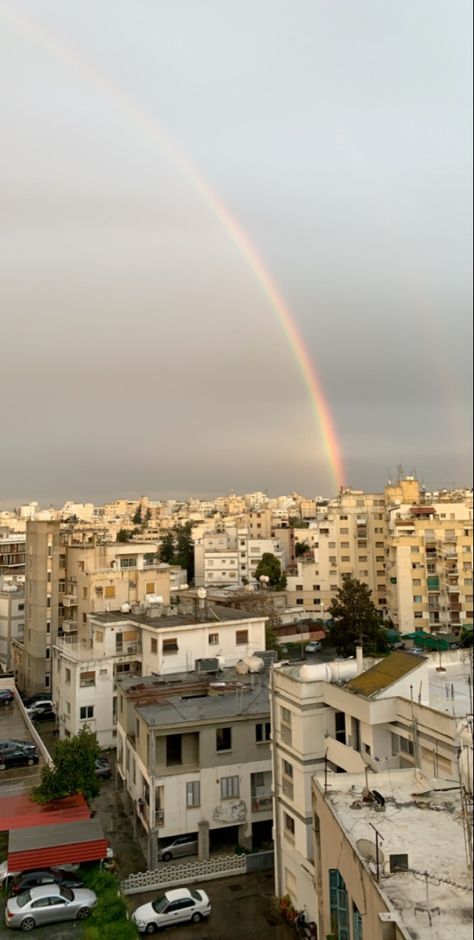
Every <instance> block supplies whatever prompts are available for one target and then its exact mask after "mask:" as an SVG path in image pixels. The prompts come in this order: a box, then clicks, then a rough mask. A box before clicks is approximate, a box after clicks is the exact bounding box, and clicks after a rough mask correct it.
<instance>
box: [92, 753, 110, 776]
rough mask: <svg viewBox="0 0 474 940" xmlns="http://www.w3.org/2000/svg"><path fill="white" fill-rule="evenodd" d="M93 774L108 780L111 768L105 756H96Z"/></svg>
mask: <svg viewBox="0 0 474 940" xmlns="http://www.w3.org/2000/svg"><path fill="white" fill-rule="evenodd" d="M95 775H96V777H100V779H101V780H110V778H111V776H112V768H111V766H110V764H109V762H108V760H107V758H104V757H98V758H97V760H96V762H95Z"/></svg>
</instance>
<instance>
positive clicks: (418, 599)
mask: <svg viewBox="0 0 474 940" xmlns="http://www.w3.org/2000/svg"><path fill="white" fill-rule="evenodd" d="M422 600H423V597H422V595H421V594H414V595H413V603H414V604H421V602H422Z"/></svg>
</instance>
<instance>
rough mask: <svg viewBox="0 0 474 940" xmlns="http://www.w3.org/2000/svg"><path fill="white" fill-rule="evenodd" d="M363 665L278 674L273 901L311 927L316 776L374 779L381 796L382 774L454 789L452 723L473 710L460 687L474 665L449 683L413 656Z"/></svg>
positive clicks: (279, 669) (450, 673)
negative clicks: (413, 771) (411, 772)
mask: <svg viewBox="0 0 474 940" xmlns="http://www.w3.org/2000/svg"><path fill="white" fill-rule="evenodd" d="M454 655H455V654H454ZM364 665H367V663H365V664H363V663H362V661H361V658H360V657H358V660H357V661H350V662H349V661H346V662H334V663H330V664H319V665H308V664H305V665H303V666H296V665H295V666H275V667H274V668H273V670H272V687H271V722H272V728H273V734H272V758H273V782H274V841H275V881H276V894H277V895H278V896H282V895H285V894H289V895H290V897H291V898H292V901H293V904H294V906H295V907H296V908H297V909H298V910H300V909H301V908H306V910H307V912H308V914H309V916H310V919H311V920H314V921H317V920H318V896H317V892H316V893H315V890H314V883H315V877H316V870H315V859H314V845H313V813H312V778H313V776H314V775H315V774H318V775H320V774H321V773H325V774H326V775H327V779H328V780H329V781H332V780H334V777H335V775H336V774H340V773H341V771H342V772H345V773H364V774H365V773H367V774H369V773H370V778H371V780H372V781H373V786H374V787H375V788H377V789H379V786H378V783H377V777H378V774H379V773H380V772H382V771H384V770H392V769H396V768H403V767H411V768H413V767H419V768H420V769H421V770H422V772H424V773H426V774H427V775H428V776H430V777H433V776H435V777H437V778H441V779H444V780H445V781H446V780H448V781H450V782H451V783H452V782H455V781H456V780H457V756H458V748H457V729H456V718H455V717H454V715H455V713H456V712H457V714H462V710H463V709H464V710H465V709H466V707H467V690H466V689H463V688H462V685H464V686H466V687H467V674H468V671H469V664H468V663H467V662H466V663H463V662H461V661H460V662H458V663H457V664H454V665H453V666H448V667H447V671H446V672H445V673H444V677H445V678H444V679H440V674H439V673H438V672H437V671H436V665H437V663H436V662H431V660H430V659H429V657H423V658H420V657H417V656H416V655H414V654H410V653H404V652H397V653H393V654H391V655H390V656H389V657H387V658H386V659H384V660H381V661H380V662H379V663H375V664H373V665H372V666H370V667H369V668H368V669H365V671H363V670H364ZM440 684H441V685H440ZM444 685H446V687H447V688H448V689H449V687H451V688H452V689H455V691H456V693H457V695H458V699H459V700H456V699H455V698H453V700H451V699H450V701H449V709H448V711H445V710H444V703H443V702H442V694H441V696H440V692H441V693H443V692H444ZM441 686H443V687H442V688H441ZM453 694H454V693H453ZM440 701H441V705H440ZM464 713H465V711H464ZM336 779H338V777H337V778H336ZM331 785H332V784H331Z"/></svg>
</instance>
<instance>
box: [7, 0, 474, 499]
mask: <svg viewBox="0 0 474 940" xmlns="http://www.w3.org/2000/svg"><path fill="white" fill-rule="evenodd" d="M0 19H1V21H2V24H3V27H4V28H3V29H2V36H3V39H2V40H0V42H2V46H3V55H2V66H1V68H2V78H3V80H4V87H7V88H8V89H9V95H8V96H4V100H3V102H2V105H1V108H2V119H3V121H2V125H3V127H4V129H5V130H6V134H5V146H4V148H3V153H2V158H1V159H2V164H3V172H2V178H3V182H2V193H1V197H2V205H3V209H4V211H3V223H2V233H3V235H4V241H5V250H4V252H3V257H2V295H3V308H4V310H5V311H6V325H7V329H6V331H5V334H4V336H5V339H6V342H5V346H4V355H3V357H2V381H3V387H4V391H5V393H6V394H5V395H4V409H3V413H2V435H3V441H4V447H3V450H4V454H3V466H2V492H1V493H0V505H3V506H13V505H15V504H18V503H20V502H29V501H30V500H33V499H37V500H38V502H40V504H41V505H45V503H50V502H53V503H56V502H57V501H60V500H64V499H66V498H69V499H74V500H77V501H85V500H87V501H88V500H91V501H93V502H100V501H105V500H106V499H113V498H115V497H119V496H123V497H130V498H133V497H135V498H138V497H139V495H140V494H141V493H147V494H148V495H150V496H152V497H153V496H156V497H157V498H160V494H162V495H161V498H171V497H172V496H173V495H176V496H177V497H178V498H183V496H184V494H188V495H189V494H191V493H193V494H196V495H197V496H199V495H202V496H210V495H212V494H218V493H224V492H226V491H228V490H229V489H231V488H232V489H235V490H236V491H238V492H245V491H246V492H249V491H252V490H268V491H269V492H271V493H284V492H290V491H292V490H296V491H299V492H302V493H305V494H307V495H311V496H313V495H318V494H319V495H322V496H328V497H330V496H333V495H335V493H336V492H337V483H338V480H337V479H336V476H337V474H336V471H335V466H336V460H335V456H334V455H335V450H336V448H337V447H338V448H339V450H340V452H341V455H342V462H343V464H344V472H345V483H346V484H347V485H348V486H353V487H356V488H361V489H365V490H367V491H370V490H372V491H379V490H381V489H382V488H383V485H384V484H385V482H386V481H387V478H388V476H389V475H392V476H395V475H396V467H397V465H399V464H403V465H404V466H405V468H406V469H407V470H408V471H409V472H410V471H411V470H412V468H416V471H417V473H418V475H419V476H420V478H422V479H424V481H425V483H426V485H427V487H428V489H435V488H442V487H444V486H445V487H450V486H452V484H453V483H456V485H459V486H467V485H469V484H470V481H471V436H470V422H469V415H470V407H471V404H470V399H471V395H470V391H471V382H470V377H471V359H470V351H469V350H470V348H471V344H470V341H469V340H470V309H471V296H470V273H471V261H470V259H471V216H470V210H469V208H468V206H469V203H470V200H469V196H470V185H471V184H470V154H471V149H470V146H471V145H470V117H469V112H470V82H469V72H470V63H471V46H470V39H469V36H470V30H469V22H470V19H471V11H470V10H469V9H468V8H467V6H466V5H461V4H460V3H458V4H454V5H453V6H451V7H450V8H449V9H448V8H446V6H445V5H444V4H442V3H436V2H435V3H429V4H428V3H427V2H421V0H420V2H418V3H415V4H413V5H411V7H410V10H409V11H408V10H404V11H402V12H401V11H400V8H399V7H398V6H397V5H396V4H392V3H387V4H384V6H383V8H380V5H378V4H375V3H373V2H361V3H360V4H358V5H357V10H355V9H354V7H353V6H352V5H351V4H348V3H346V4H341V5H340V6H338V7H337V8H336V7H331V8H329V7H327V6H326V5H323V4H322V3H316V4H313V3H306V2H300V3H299V4H297V5H296V7H292V8H291V10H290V8H288V7H286V5H284V4H275V3H271V4H270V3H268V2H266V0H265V2H262V3H261V4H259V5H258V9H255V5H254V4H251V3H250V2H243V3H240V4H238V5H237V4H233V3H230V4H228V5H226V7H225V9H224V8H223V7H222V6H221V5H220V4H218V3H216V2H213V0H206V2H204V3H203V4H201V5H200V7H199V11H197V8H196V7H194V5H192V4H188V3H185V2H178V3H175V4H172V5H169V4H164V3H163V4H157V5H153V6H150V5H148V4H146V3H139V4H133V5H131V4H130V3H129V2H126V0H123V2H121V3H119V4H114V5H113V7H112V5H111V4H109V3H107V2H104V3H103V4H102V5H101V8H100V10H98V9H97V8H96V6H95V5H94V4H91V3H88V2H85V3H84V4H81V6H80V8H70V7H69V8H65V7H64V4H61V3H58V2H55V0H51V2H45V0H40V2H35V3H32V2H28V0H26V2H24V3H6V4H4V5H2V7H1V8H0ZM168 142H171V144H170V145H168ZM193 174H194V175H193ZM199 180H202V181H204V185H205V186H207V187H209V190H210V192H211V193H212V194H215V198H216V200H217V207H216V205H214V206H213V205H212V204H210V203H209V200H206V197H205V194H204V197H203V193H202V191H200V190H199ZM211 203H212V200H211ZM219 206H221V207H223V209H222V212H221V216H219V212H218V211H217V209H218V208H219ZM232 225H234V228H232ZM236 231H237V232H238V231H241V232H243V234H244V236H245V237H246V238H248V240H249V244H250V246H251V250H250V251H249V252H248V253H247V254H245V251H244V252H242V244H240V245H239V240H238V237H236ZM252 251H253V252H254V255H252ZM252 259H254V263H253V267H252V263H251V262H252ZM255 259H257V260H255ZM258 264H260V265H261V266H262V268H263V270H265V271H266V272H268V275H269V277H270V278H271V280H272V283H274V285H275V288H276V290H277V292H278V294H279V295H280V296H281V298H282V301H283V303H284V304H285V305H286V307H285V309H287V310H288V312H289V314H288V320H287V321H285V320H284V318H282V315H281V311H280V314H279V313H278V309H277V307H278V305H277V304H276V303H275V300H274V299H273V300H272V297H271V296H269V290H268V284H267V287H265V278H264V277H263V276H259V271H258ZM292 330H294V336H298V337H299V342H300V346H298V345H297V344H296V345H295V342H293V345H292V339H291V331H292ZM298 350H299V352H298ZM304 356H306V358H307V362H308V367H307V369H306V372H305V366H304V364H303V358H304ZM310 373H311V374H314V376H315V377H316V380H317V381H318V382H319V384H320V388H321V399H320V400H319V402H318V401H317V400H316V398H315V393H314V388H312V387H311V382H310V380H309V376H310ZM324 403H326V404H327V412H328V420H330V421H332V423H333V425H334V429H335V443H334V445H333V447H332V448H331V446H328V444H327V437H328V435H327V434H326V436H325V429H324V420H323V419H322V409H323V404H324ZM315 410H316V412H317V413H318V415H319V420H318V419H317V416H315Z"/></svg>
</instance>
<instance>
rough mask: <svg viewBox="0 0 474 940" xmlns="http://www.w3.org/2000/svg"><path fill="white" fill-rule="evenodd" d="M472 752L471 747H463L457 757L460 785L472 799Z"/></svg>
mask: <svg viewBox="0 0 474 940" xmlns="http://www.w3.org/2000/svg"><path fill="white" fill-rule="evenodd" d="M472 758H473V750H472V746H471V747H463V749H462V751H461V754H460V756H459V776H460V778H461V782H462V785H463V787H464V789H465V791H466V793H468V794H469V795H470V796H471V797H472V790H473V787H472V783H473V763H472Z"/></svg>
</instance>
